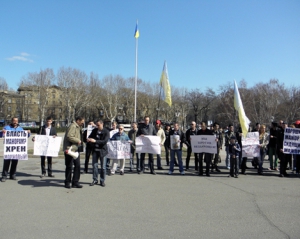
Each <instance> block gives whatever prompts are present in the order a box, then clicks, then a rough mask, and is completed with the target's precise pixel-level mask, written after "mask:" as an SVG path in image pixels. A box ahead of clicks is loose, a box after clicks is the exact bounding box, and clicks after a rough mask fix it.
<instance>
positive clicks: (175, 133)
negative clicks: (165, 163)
mask: <svg viewBox="0 0 300 239" xmlns="http://www.w3.org/2000/svg"><path fill="white" fill-rule="evenodd" d="M183 143H186V141H185V134H184V133H183V132H182V131H181V130H180V129H179V124H178V123H175V124H174V130H172V131H171V132H170V148H171V162H170V168H169V174H172V173H173V171H174V162H175V154H176V155H177V159H178V164H179V172H180V174H181V175H184V169H183V164H182V145H183Z"/></svg>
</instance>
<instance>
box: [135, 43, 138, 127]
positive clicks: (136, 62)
mask: <svg viewBox="0 0 300 239" xmlns="http://www.w3.org/2000/svg"><path fill="white" fill-rule="evenodd" d="M137 67H138V38H135V81H134V122H136V91H137V74H138V69H137Z"/></svg>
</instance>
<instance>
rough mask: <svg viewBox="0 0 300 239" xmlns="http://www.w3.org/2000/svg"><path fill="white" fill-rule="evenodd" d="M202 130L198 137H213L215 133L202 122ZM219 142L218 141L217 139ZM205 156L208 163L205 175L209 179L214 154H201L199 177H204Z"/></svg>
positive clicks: (199, 131)
mask: <svg viewBox="0 0 300 239" xmlns="http://www.w3.org/2000/svg"><path fill="white" fill-rule="evenodd" d="M200 126H201V129H200V130H198V132H197V135H213V132H212V131H211V130H209V129H208V128H207V127H206V123H205V122H204V121H202V122H201V123H200ZM216 141H218V139H216ZM203 156H204V161H205V163H206V171H205V174H206V176H207V177H210V174H209V168H210V164H211V158H212V156H213V154H210V153H199V176H203Z"/></svg>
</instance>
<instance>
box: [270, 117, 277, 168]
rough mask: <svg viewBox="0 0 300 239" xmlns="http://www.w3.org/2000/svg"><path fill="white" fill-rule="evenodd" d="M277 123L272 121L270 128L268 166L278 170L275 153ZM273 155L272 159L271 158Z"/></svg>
mask: <svg viewBox="0 0 300 239" xmlns="http://www.w3.org/2000/svg"><path fill="white" fill-rule="evenodd" d="M277 132H278V130H277V123H276V122H272V125H271V128H270V141H269V146H268V147H269V148H268V149H269V160H270V168H269V170H278V169H277V161H278V158H277V153H276V147H277ZM273 156H274V160H273Z"/></svg>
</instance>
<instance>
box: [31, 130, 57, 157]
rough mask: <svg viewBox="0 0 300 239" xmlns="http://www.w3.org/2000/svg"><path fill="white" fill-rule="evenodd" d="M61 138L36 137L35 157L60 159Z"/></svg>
mask: <svg viewBox="0 0 300 239" xmlns="http://www.w3.org/2000/svg"><path fill="white" fill-rule="evenodd" d="M61 140H62V138H61V137H55V138H54V137H53V136H47V135H36V136H35V141H34V147H33V155H40V156H49V157H58V152H59V150H60V144H61Z"/></svg>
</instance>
